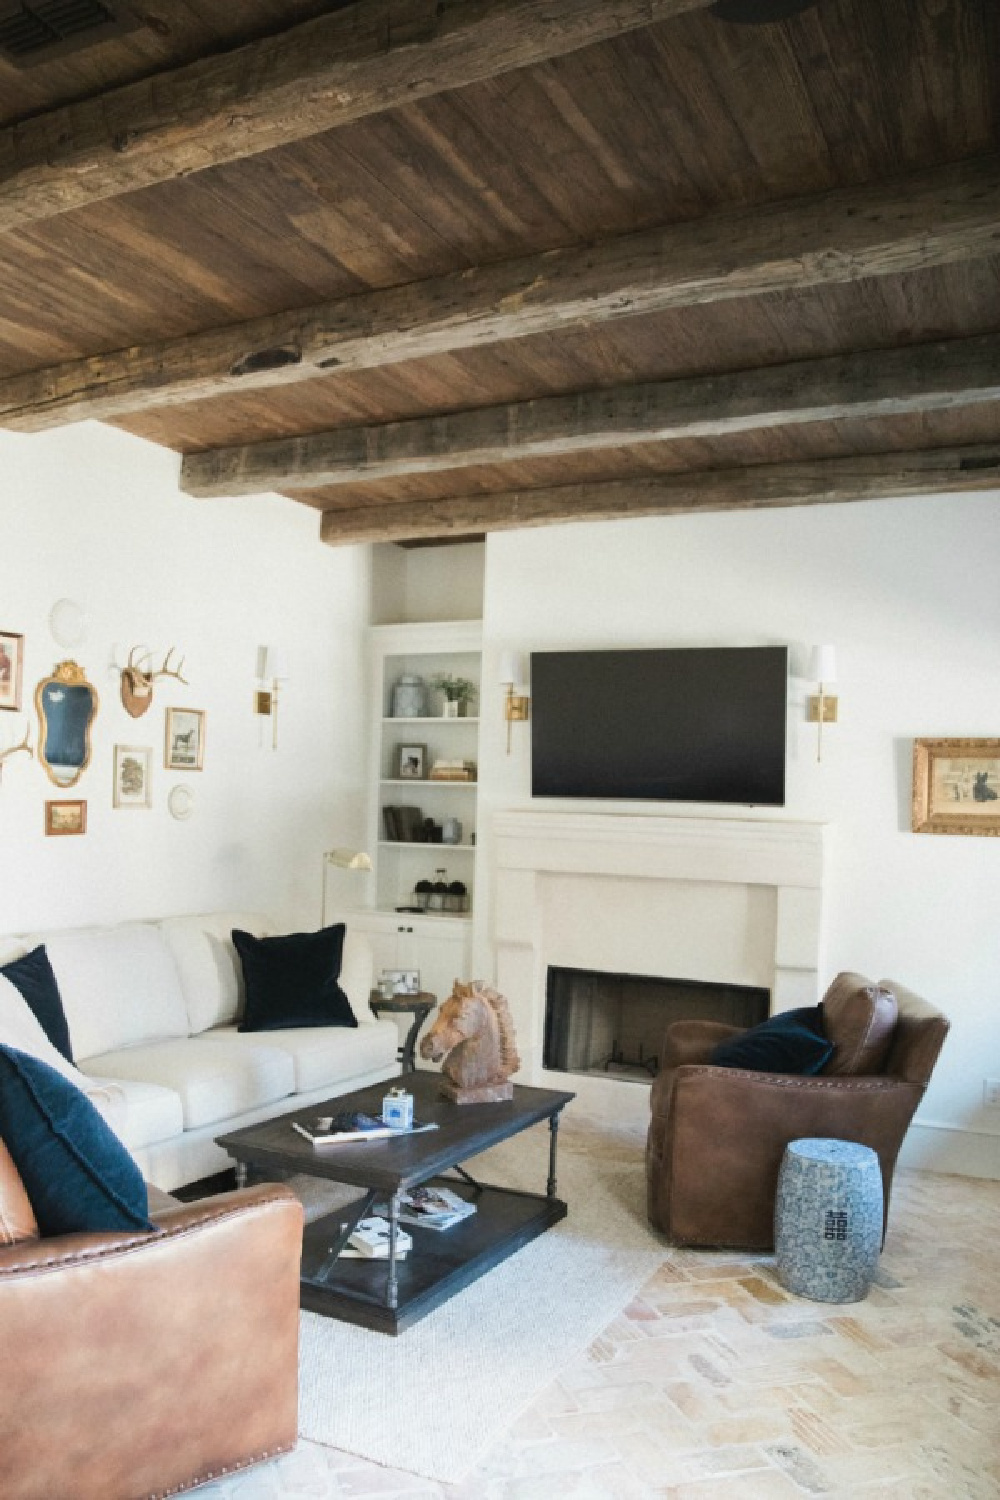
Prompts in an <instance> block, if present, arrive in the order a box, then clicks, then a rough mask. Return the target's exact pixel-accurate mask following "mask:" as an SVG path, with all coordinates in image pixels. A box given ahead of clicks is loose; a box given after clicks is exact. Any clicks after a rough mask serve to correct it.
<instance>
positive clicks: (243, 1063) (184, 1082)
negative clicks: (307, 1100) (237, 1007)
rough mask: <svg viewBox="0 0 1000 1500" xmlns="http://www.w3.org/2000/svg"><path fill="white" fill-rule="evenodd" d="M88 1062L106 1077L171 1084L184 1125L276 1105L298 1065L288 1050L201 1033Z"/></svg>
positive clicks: (292, 1082)
mask: <svg viewBox="0 0 1000 1500" xmlns="http://www.w3.org/2000/svg"><path fill="white" fill-rule="evenodd" d="M88 1067H89V1068H91V1069H92V1070H93V1072H94V1074H95V1075H99V1076H100V1077H102V1078H111V1079H132V1080H133V1081H134V1082H136V1083H155V1084H159V1085H160V1087H161V1088H167V1089H172V1090H173V1092H174V1093H175V1094H177V1095H178V1096H179V1098H180V1101H181V1108H182V1111H183V1116H184V1129H185V1130H197V1129H198V1128H199V1126H202V1125H211V1124H214V1122H215V1121H217V1120H228V1119H231V1118H232V1117H233V1116H234V1115H240V1114H243V1113H244V1111H246V1110H249V1109H257V1108H258V1107H259V1106H261V1105H264V1104H274V1103H276V1102H277V1101H278V1100H279V1099H284V1098H286V1097H287V1096H288V1095H289V1094H291V1093H293V1092H294V1090H295V1068H294V1066H293V1064H292V1059H291V1058H290V1057H289V1056H288V1054H287V1053H286V1052H281V1051H279V1050H278V1049H277V1048H275V1047H270V1046H262V1045H258V1044H254V1045H250V1046H240V1045H239V1043H238V1041H237V1040H234V1041H232V1042H230V1043H229V1044H228V1045H227V1043H226V1042H223V1041H219V1040H216V1041H208V1040H206V1039H205V1037H203V1036H193V1037H185V1038H184V1039H183V1040H182V1041H169V1042H152V1043H150V1044H149V1045H148V1046H145V1047H128V1048H125V1049H124V1050H123V1051H120V1052H107V1053H104V1054H103V1055H102V1056H99V1057H92V1058H91V1059H90V1060H89V1062H88Z"/></svg>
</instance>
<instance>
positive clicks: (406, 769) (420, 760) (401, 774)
mask: <svg viewBox="0 0 1000 1500" xmlns="http://www.w3.org/2000/svg"><path fill="white" fill-rule="evenodd" d="M426 775H427V746H426V745H398V746H397V747H396V779H397V780H398V781H423V780H424V778H425V777H426Z"/></svg>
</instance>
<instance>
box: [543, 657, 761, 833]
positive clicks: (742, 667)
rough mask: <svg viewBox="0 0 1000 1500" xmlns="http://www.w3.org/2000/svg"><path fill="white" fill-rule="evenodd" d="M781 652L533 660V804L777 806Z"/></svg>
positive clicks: (545, 658) (544, 658) (546, 658)
mask: <svg viewBox="0 0 1000 1500" xmlns="http://www.w3.org/2000/svg"><path fill="white" fill-rule="evenodd" d="M787 680H788V649H787V647H785V646H708V647H691V648H678V649H675V650H645V651H536V652H533V653H532V657H531V791H532V795H533V796H535V797H611V798H629V799H634V800H649V801H655V802H742V803H753V804H757V805H760V806H769V807H781V806H783V805H784V801H785V706H786V701H787Z"/></svg>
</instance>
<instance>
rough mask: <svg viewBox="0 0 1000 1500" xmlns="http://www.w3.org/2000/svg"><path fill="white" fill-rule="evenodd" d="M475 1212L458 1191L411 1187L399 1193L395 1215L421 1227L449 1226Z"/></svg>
mask: <svg viewBox="0 0 1000 1500" xmlns="http://www.w3.org/2000/svg"><path fill="white" fill-rule="evenodd" d="M475 1211H476V1205H475V1204H474V1203H469V1202H468V1201H467V1200H466V1199H465V1198H462V1197H460V1196H459V1195H458V1193H453V1192H452V1190H451V1188H446V1187H415V1188H410V1190H409V1192H406V1193H404V1194H403V1195H402V1198H401V1199H400V1205H399V1217H400V1221H401V1222H402V1223H406V1224H419V1225H420V1227H421V1229H451V1228H452V1226H453V1225H455V1224H458V1223H460V1222H461V1220H462V1219H467V1218H469V1216H470V1215H471V1214H474V1213H475Z"/></svg>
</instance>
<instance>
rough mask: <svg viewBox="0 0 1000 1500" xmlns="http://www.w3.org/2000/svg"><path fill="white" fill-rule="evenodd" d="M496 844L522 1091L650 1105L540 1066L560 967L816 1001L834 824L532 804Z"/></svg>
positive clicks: (508, 821)
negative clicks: (548, 808)
mask: <svg viewBox="0 0 1000 1500" xmlns="http://www.w3.org/2000/svg"><path fill="white" fill-rule="evenodd" d="M493 835H494V838H493V845H494V851H495V872H494V881H495V883H494V890H495V898H496V899H495V932H494V936H495V942H496V954H497V982H498V985H499V988H500V989H501V991H502V992H503V994H505V995H506V996H507V998H508V1000H509V1002H510V1005H511V1010H512V1013H513V1016H514V1022H515V1026H516V1028H517V1037H518V1045H519V1049H520V1052H521V1057H522V1060H523V1067H522V1071H521V1074H520V1075H519V1076H520V1079H521V1081H522V1082H526V1083H534V1084H540V1085H546V1086H550V1087H556V1086H561V1087H573V1088H576V1089H577V1092H578V1093H580V1094H581V1095H583V1096H584V1098H586V1099H589V1100H590V1102H591V1104H592V1105H596V1106H597V1107H598V1108H601V1109H602V1110H603V1109H605V1108H608V1109H610V1108H611V1107H612V1103H611V1101H613V1108H614V1112H615V1114H616V1115H621V1114H622V1112H623V1108H624V1110H625V1112H626V1113H628V1112H629V1107H628V1100H629V1098H631V1101H632V1109H633V1110H634V1111H635V1112H636V1113H637V1115H638V1114H641V1113H642V1111H643V1110H644V1109H645V1108H646V1102H645V1101H646V1098H647V1091H646V1090H645V1089H644V1088H643V1087H642V1085H641V1084H628V1083H622V1082H620V1081H608V1080H604V1079H601V1078H598V1079H594V1080H591V1079H589V1078H587V1079H581V1078H579V1077H577V1076H576V1075H567V1074H556V1073H550V1072H546V1070H545V1069H544V1068H543V1066H542V1033H543V1025H544V1008H545V984H546V974H547V970H548V967H549V965H550V964H563V965H569V966H578V967H582V968H591V969H598V970H602V971H605V972H608V973H631V974H649V975H658V976H662V977H675V978H685V979H696V980H699V979H700V980H715V981H719V982H723V983H732V984H748V985H760V986H763V987H765V988H767V989H768V990H770V993H771V1010H772V1012H773V1011H781V1010H787V1009H789V1008H791V1007H793V1006H796V1005H809V1004H815V1002H816V1000H817V999H818V998H819V993H818V985H819V964H820V957H819V953H820V915H821V899H822V887H823V869H824V852H825V844H826V836H827V828H826V826H825V825H823V824H819V823H803V822H793V821H791V820H785V819H776V818H769V819H763V818H752V817H746V818H711V817H705V818H687V817H669V816H652V817H639V816H634V815H623V816H618V815H616V814H604V813H575V812H544V811H536V810H534V809H532V810H524V811H507V812H500V813H498V814H497V815H496V817H495V819H494V823H493ZM557 1080H558V1083H557Z"/></svg>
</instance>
